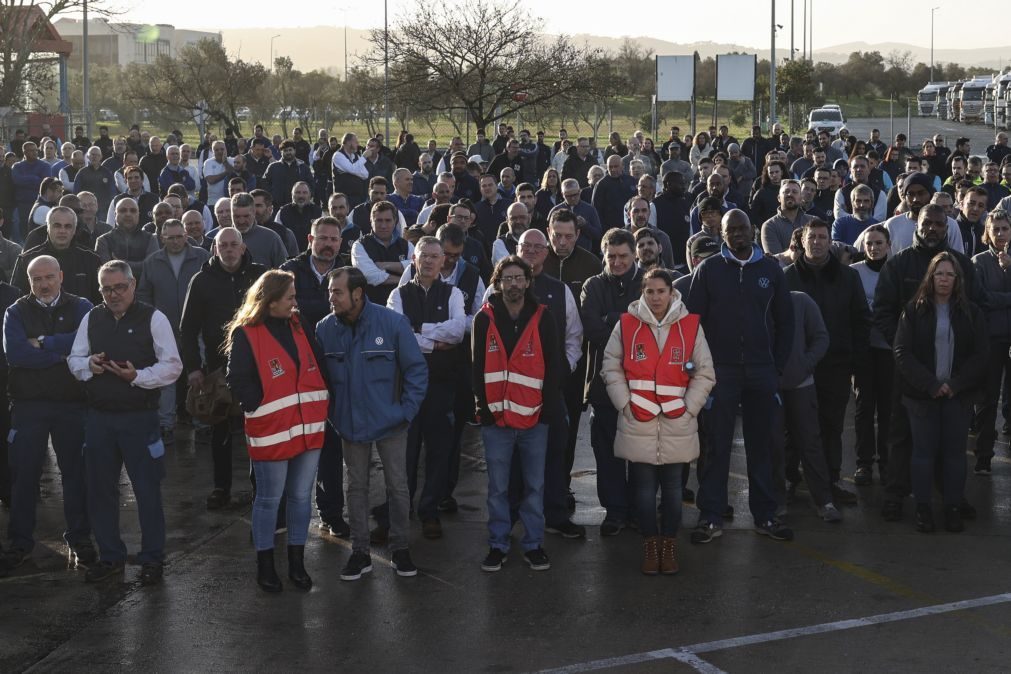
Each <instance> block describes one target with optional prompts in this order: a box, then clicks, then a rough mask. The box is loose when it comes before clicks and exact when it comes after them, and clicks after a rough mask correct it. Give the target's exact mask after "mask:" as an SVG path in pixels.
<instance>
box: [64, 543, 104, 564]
mask: <svg viewBox="0 0 1011 674" xmlns="http://www.w3.org/2000/svg"><path fill="white" fill-rule="evenodd" d="M70 558H71V560H72V561H73V562H74V563H75V564H77V566H84V567H87V566H91V565H92V564H94V563H95V562H96V561H97V560H98V554H97V553H96V552H95V546H93V545H92V544H91V541H89V540H87V539H85V540H83V541H81V542H80V543H77V544H76V545H71V546H70Z"/></svg>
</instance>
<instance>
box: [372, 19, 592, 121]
mask: <svg viewBox="0 0 1011 674" xmlns="http://www.w3.org/2000/svg"><path fill="white" fill-rule="evenodd" d="M540 28H541V20H540V19H537V18H535V17H533V16H531V15H529V14H528V13H527V12H526V11H524V10H523V9H522V8H521V7H520V6H519V5H516V4H506V3H505V2H503V1H502V0H476V1H475V2H470V3H466V4H457V3H450V2H448V0H416V4H415V5H414V6H413V7H412V8H411V9H409V10H408V11H407V12H405V14H404V15H403V16H401V17H399V18H397V19H395V20H394V22H393V25H392V26H391V29H390V31H389V45H388V47H389V61H390V65H391V81H390V87H391V90H392V91H395V92H396V93H397V95H398V97H399V98H401V99H402V100H410V101H411V102H412V106H413V107H412V111H417V112H419V113H420V112H425V111H444V110H448V109H450V108H454V107H461V106H462V107H463V108H465V109H466V110H467V112H468V114H469V116H470V119H471V121H473V122H474V124H475V125H477V127H478V128H479V129H482V128H485V127H487V126H488V125H490V124H492V123H493V122H495V121H496V120H499V119H502V118H505V117H509V116H511V115H515V114H516V113H517V112H519V111H521V110H523V108H526V107H528V106H531V105H539V104H543V103H547V102H549V101H560V100H563V99H566V98H569V99H577V98H579V97H580V96H583V95H585V94H586V82H587V81H588V79H590V77H589V76H590V75H591V73H592V71H593V69H594V67H595V66H596V64H597V63H598V61H599V60H600V58H601V54H600V52H599V50H593V49H589V48H586V47H577V46H575V45H573V44H572V42H571V41H570V40H569V39H568V38H567V37H565V36H559V37H557V38H555V39H554V40H549V39H548V38H547V37H546V36H544V35H543V34H541V33H540V32H539V30H540ZM385 35H386V34H385V33H384V31H382V30H373V31H372V32H371V33H370V35H369V41H370V42H371V43H372V46H373V50H372V52H371V53H370V54H369V55H368V56H367V57H366V63H368V64H369V65H371V66H373V67H381V66H382V65H383V63H384V47H385V46H386V39H385ZM394 66H397V69H396V70H397V72H398V73H400V76H398V77H393V73H394ZM391 107H392V103H391Z"/></svg>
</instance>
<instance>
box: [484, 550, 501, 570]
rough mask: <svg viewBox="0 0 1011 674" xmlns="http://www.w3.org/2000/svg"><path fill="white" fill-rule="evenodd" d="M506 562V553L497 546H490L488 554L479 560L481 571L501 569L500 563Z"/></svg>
mask: <svg viewBox="0 0 1011 674" xmlns="http://www.w3.org/2000/svg"><path fill="white" fill-rule="evenodd" d="M505 563H506V553H504V552H502V551H501V550H499V549H498V548H490V549H489V550H488V555H487V556H486V557H485V558H484V561H483V562H481V570H482V571H501V570H502V565H503V564H505Z"/></svg>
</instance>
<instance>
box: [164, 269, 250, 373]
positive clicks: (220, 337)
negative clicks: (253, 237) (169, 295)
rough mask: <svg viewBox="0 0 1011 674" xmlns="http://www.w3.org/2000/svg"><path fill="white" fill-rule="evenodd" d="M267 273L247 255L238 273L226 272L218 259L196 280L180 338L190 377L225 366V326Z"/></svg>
mask: <svg viewBox="0 0 1011 674" xmlns="http://www.w3.org/2000/svg"><path fill="white" fill-rule="evenodd" d="M265 271H267V268H266V267H264V266H263V265H260V264H256V263H255V262H253V258H252V256H251V255H250V254H249V252H248V251H247V252H246V254H245V256H244V257H243V259H242V264H241V265H240V266H239V268H238V269H237V270H236V271H235V272H228V271H226V270H225V269H224V267H222V266H221V260H220V259H219V258H218V257H216V256H215V257H212V258H211V259H210V260H208V261H207V262H206V263H205V264H204V266H203V268H202V269H201V270H200V271H199V272H197V274H196V275H195V276H194V277H193V279H192V280H191V281H190V287H189V288H188V289H187V290H186V301H185V303H184V304H183V317H182V321H181V323H180V336H179V351H180V356H181V357H182V360H183V367H184V371H185V372H186V373H187V374H189V373H190V372H194V371H196V370H199V369H201V367H202V366H204V369H205V371H206V372H211V371H213V370H216V369H218V368H219V367H222V366H223V365H224V364H225V357H224V356H223V355H222V354H221V345H222V344H223V343H224V341H225V324H226V323H228V322H229V321H230V320H232V317H233V316H234V315H235V311H236V309H238V308H239V307H240V306H241V305H242V300H243V298H244V297H245V294H246V291H247V290H248V289H249V286H251V285H253V282H254V281H255V280H256V279H258V278H259V277H260V275H261V274H263V273H264V272H265ZM200 337H203V339H204V358H203V359H201V358H200V347H199V338H200Z"/></svg>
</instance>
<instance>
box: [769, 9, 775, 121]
mask: <svg viewBox="0 0 1011 674" xmlns="http://www.w3.org/2000/svg"><path fill="white" fill-rule="evenodd" d="M769 4H770V5H772V49H771V50H770V53H769V128H770V129H771V128H772V125H773V124H775V123H776V0H771V1H770V3H769Z"/></svg>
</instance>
